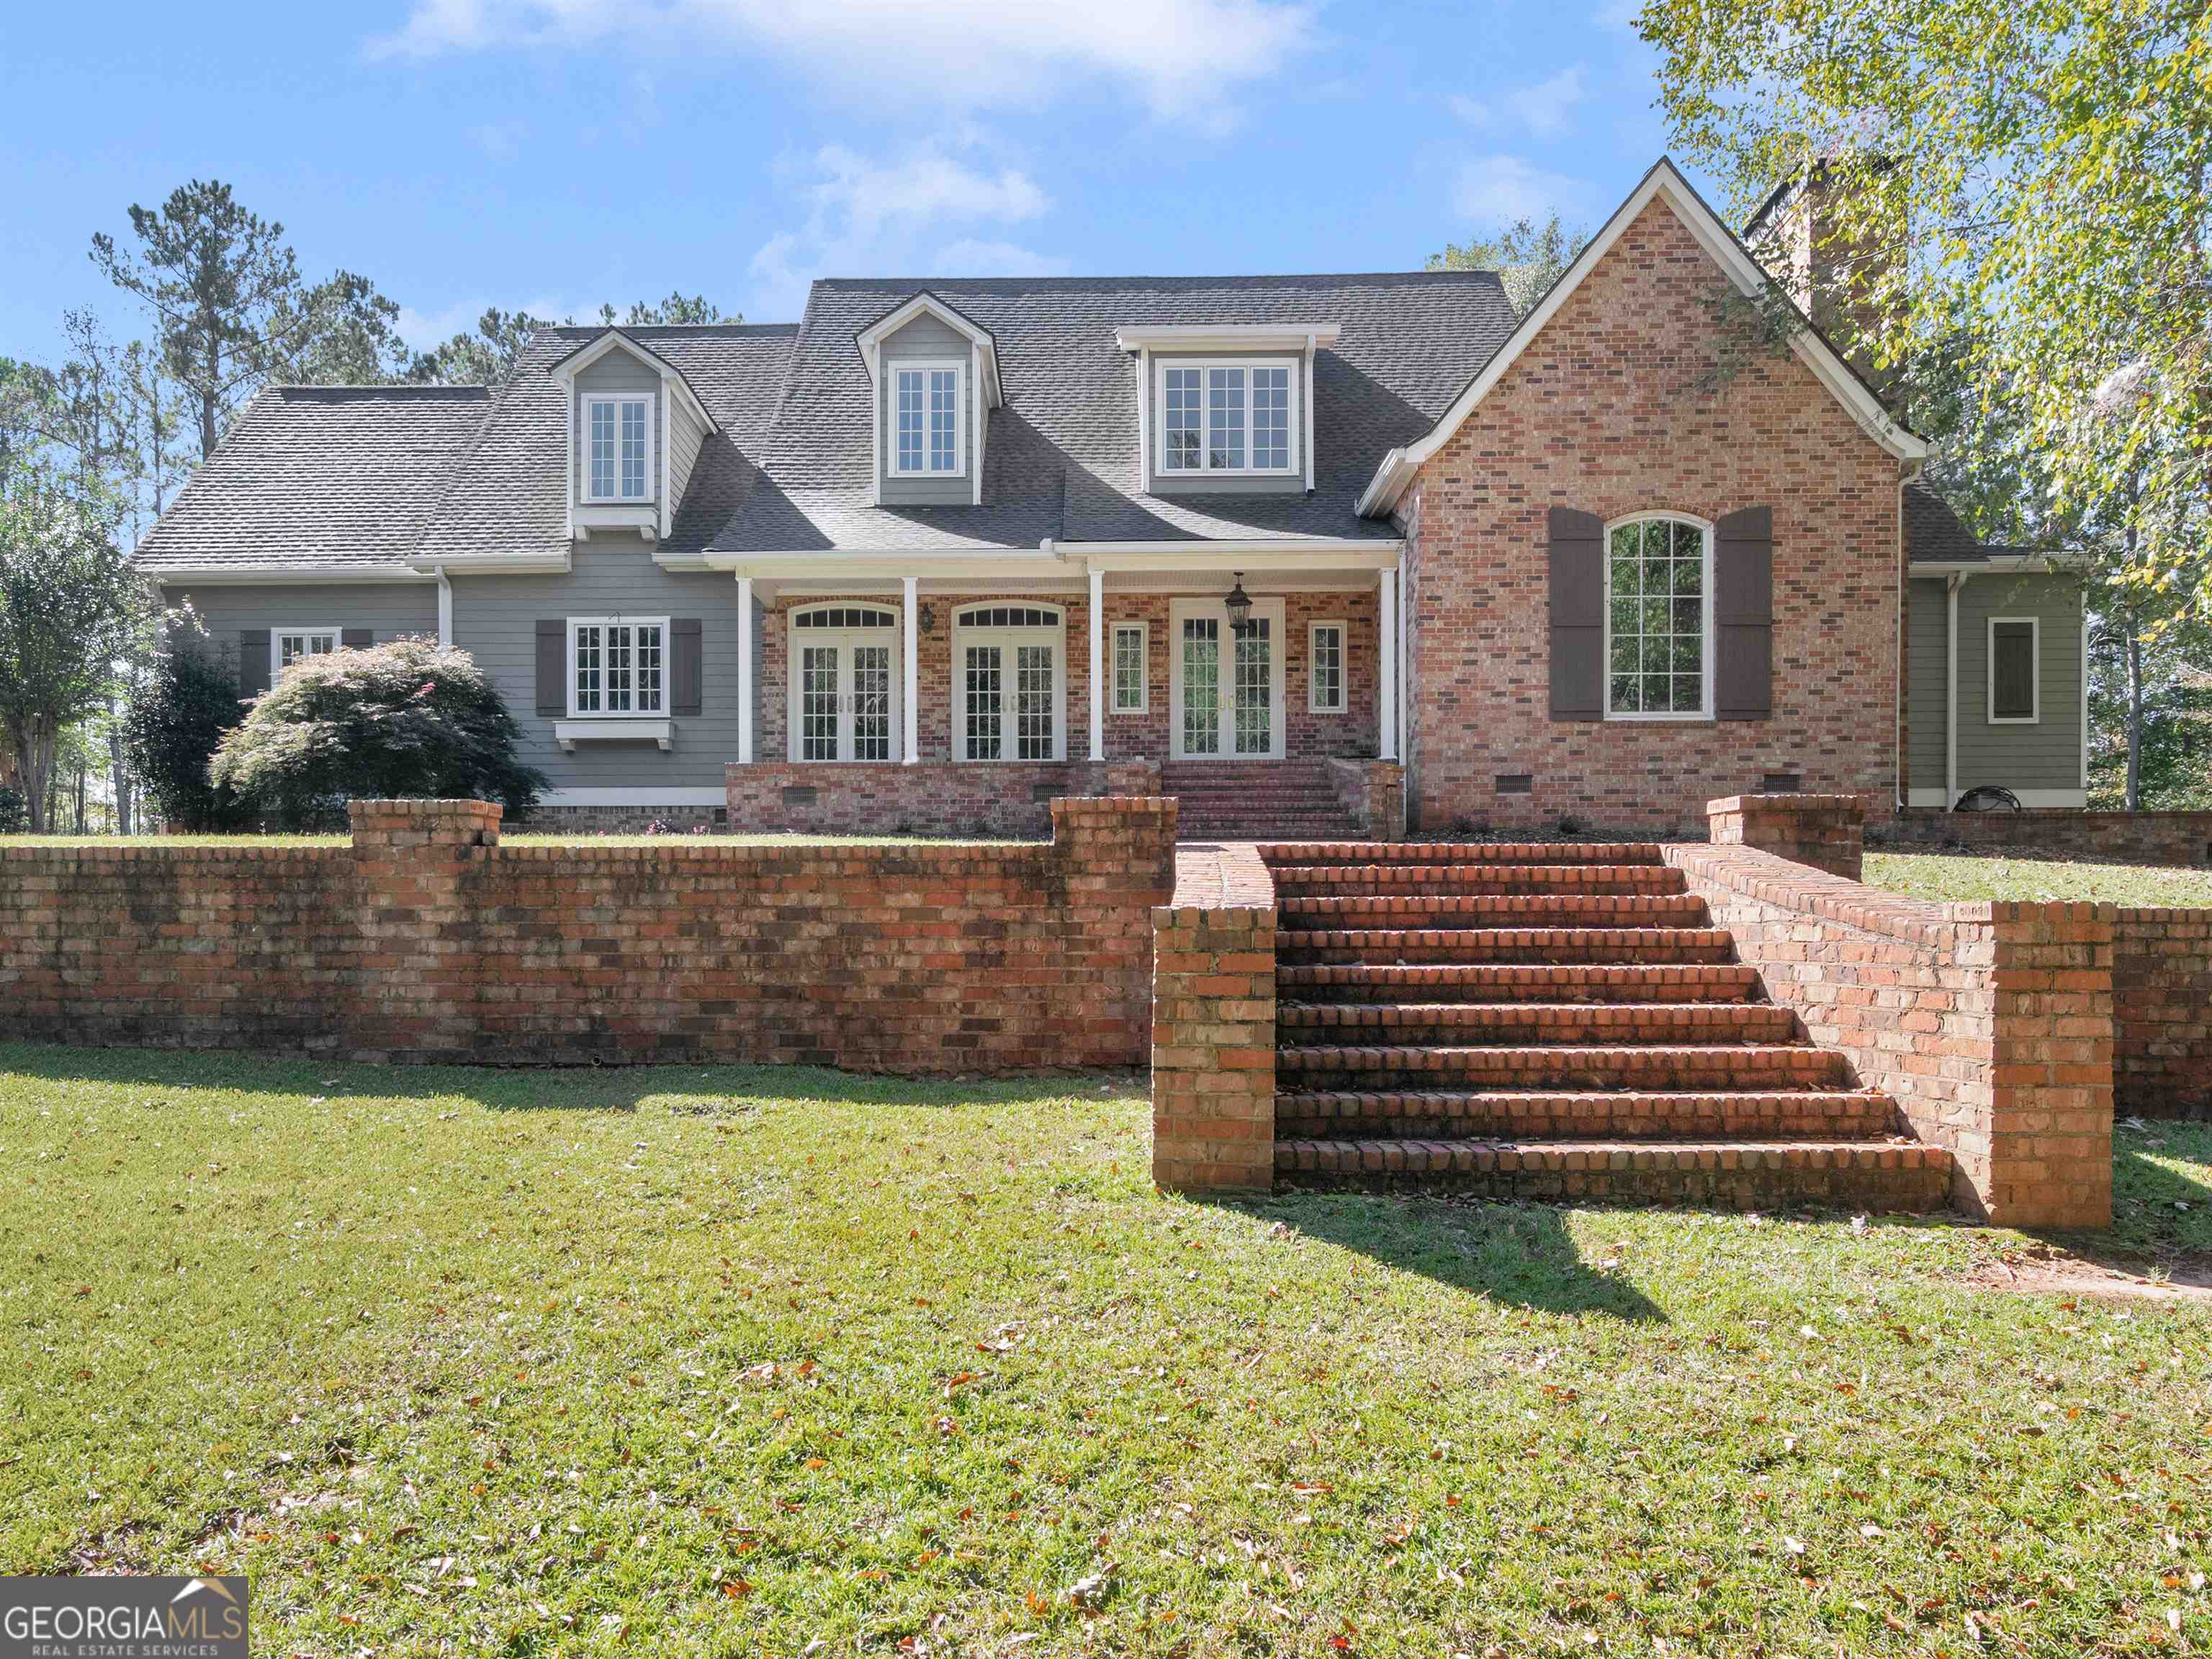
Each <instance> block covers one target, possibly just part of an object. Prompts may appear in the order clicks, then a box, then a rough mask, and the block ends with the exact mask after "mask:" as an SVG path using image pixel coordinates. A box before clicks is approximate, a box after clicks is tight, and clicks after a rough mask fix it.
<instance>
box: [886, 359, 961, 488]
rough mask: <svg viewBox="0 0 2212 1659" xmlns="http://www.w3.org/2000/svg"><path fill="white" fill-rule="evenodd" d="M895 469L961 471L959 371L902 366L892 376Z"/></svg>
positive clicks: (929, 471) (908, 470)
mask: <svg viewBox="0 0 2212 1659" xmlns="http://www.w3.org/2000/svg"><path fill="white" fill-rule="evenodd" d="M892 384H893V389H894V394H895V398H896V410H897V417H896V421H895V422H894V425H895V427H896V439H895V442H896V460H895V461H894V463H893V466H892V470H893V471H897V472H919V473H923V474H927V473H932V472H957V471H960V460H961V458H960V371H959V370H958V369H957V368H929V367H927V366H924V367H919V368H902V369H900V370H898V371H897V373H896V377H895V379H894V380H893V383H892Z"/></svg>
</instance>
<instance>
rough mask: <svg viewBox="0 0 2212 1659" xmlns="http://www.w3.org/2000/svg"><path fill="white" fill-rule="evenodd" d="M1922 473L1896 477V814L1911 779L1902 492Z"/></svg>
mask: <svg viewBox="0 0 2212 1659" xmlns="http://www.w3.org/2000/svg"><path fill="white" fill-rule="evenodd" d="M1923 470H1924V469H1923V464H1922V463H1921V462H1919V461H1907V462H1906V463H1905V465H1904V466H1903V468H1902V469H1901V470H1900V471H1899V473H1898V476H1897V684H1896V687H1895V688H1894V691H1893V696H1894V697H1895V700H1896V714H1897V719H1896V720H1895V722H1894V724H1893V728H1892V731H1891V733H1890V736H1891V740H1892V741H1893V743H1894V744H1896V747H1897V761H1896V764H1895V765H1894V766H1893V767H1892V768H1891V769H1890V775H1891V777H1892V778H1893V779H1894V780H1895V787H1894V788H1893V790H1892V791H1891V793H1892V794H1893V796H1894V797H1895V799H1896V811H1899V813H1902V812H1903V811H1905V808H1906V807H1908V806H1910V805H1911V804H1912V791H1911V782H1912V780H1911V775H1910V772H1909V769H1908V768H1907V764H1906V759H1905V676H1906V675H1907V674H1908V673H1909V672H1910V671H1911V661H1912V659H1911V651H1912V629H1911V617H1912V608H1911V607H1912V550H1911V548H1909V547H1907V546H1905V486H1906V485H1908V484H1911V483H1915V482H1917V480H1918V478H1919V477H1920V475H1921V473H1922V471H1923Z"/></svg>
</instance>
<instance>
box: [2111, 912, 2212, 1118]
mask: <svg viewBox="0 0 2212 1659" xmlns="http://www.w3.org/2000/svg"><path fill="white" fill-rule="evenodd" d="M2112 1006H2113V1011H2114V1016H2115V1025H2114V1031H2113V1044H2112V1105H2113V1109H2115V1110H2117V1111H2119V1112H2123V1113H2129V1114H2132V1115H2135V1116H2137V1117H2193V1118H2208V1117H2212V909H2191V910H2181V909H2125V908H2124V909H2122V910H2121V911H2120V912H2119V913H2118V915H2116V916H2115V917H2114V918H2113V922H2112Z"/></svg>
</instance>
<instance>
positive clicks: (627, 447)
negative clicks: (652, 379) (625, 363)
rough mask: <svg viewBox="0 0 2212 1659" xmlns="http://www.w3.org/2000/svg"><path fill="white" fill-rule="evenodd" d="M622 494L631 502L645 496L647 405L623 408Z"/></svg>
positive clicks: (634, 404) (633, 404)
mask: <svg viewBox="0 0 2212 1659" xmlns="http://www.w3.org/2000/svg"><path fill="white" fill-rule="evenodd" d="M622 493H623V498H624V499H625V500H629V501H638V500H641V499H642V498H643V497H644V495H645V405H644V404H641V403H626V404H623V406H622Z"/></svg>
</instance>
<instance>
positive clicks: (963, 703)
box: [952, 604, 1067, 761]
mask: <svg viewBox="0 0 2212 1659" xmlns="http://www.w3.org/2000/svg"><path fill="white" fill-rule="evenodd" d="M1066 637H1067V635H1066V618H1065V614H1064V613H1063V612H1062V611H1060V610H1059V608H1058V607H1056V606H1050V605H1018V604H1016V605H975V606H972V607H969V608H968V609H965V610H963V611H959V612H958V613H957V615H956V616H955V617H953V622H952V687H953V703H952V753H953V756H954V757H955V758H956V759H959V760H963V761H1056V760H1063V759H1065V758H1066V737H1067V733H1066V677H1065V674H1064V672H1063V669H1064V664H1065V657H1066Z"/></svg>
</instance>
